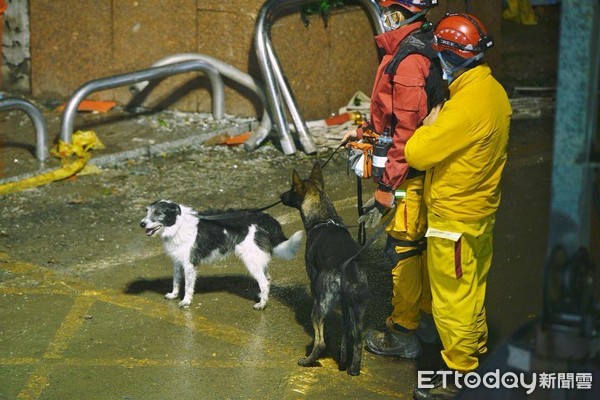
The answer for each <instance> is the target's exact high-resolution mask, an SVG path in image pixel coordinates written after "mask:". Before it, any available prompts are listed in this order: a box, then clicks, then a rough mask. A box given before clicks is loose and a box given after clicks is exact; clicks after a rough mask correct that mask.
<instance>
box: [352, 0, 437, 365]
mask: <svg viewBox="0 0 600 400" xmlns="http://www.w3.org/2000/svg"><path fill="white" fill-rule="evenodd" d="M436 5H437V0H428V1H425V0H423V1H421V0H389V1H380V6H381V15H382V19H383V22H384V26H385V28H386V32H384V33H382V34H380V35H377V36H376V37H375V41H376V43H377V45H378V47H379V48H380V49H381V50H382V52H383V53H384V54H383V57H382V59H381V62H380V64H379V67H378V69H377V75H376V77H375V82H374V86H373V91H372V94H371V105H370V121H367V122H365V124H363V125H362V126H360V127H359V128H358V129H356V130H352V131H349V132H347V133H346V134H345V135H344V137H343V139H342V140H343V141H346V140H352V139H361V138H362V135H363V133H364V132H365V130H366V129H369V130H372V131H374V132H376V133H378V134H382V133H383V132H384V131H386V130H387V131H389V132H391V133H392V144H391V147H390V148H389V150H388V152H387V160H386V161H385V170H384V171H383V174H382V176H381V177H380V178H379V180H378V187H377V189H376V191H375V194H374V196H373V198H372V199H371V200H369V201H368V202H367V203H365V206H364V208H363V209H364V210H365V213H364V215H363V216H362V217H361V218H360V219H359V221H361V222H365V226H366V227H367V228H373V227H375V226H377V225H379V223H380V221H381V216H382V215H383V214H385V213H386V212H388V211H389V210H391V209H392V208H393V207H394V205H396V211H395V215H394V217H393V218H392V220H391V221H390V222H389V224H388V225H387V227H386V232H387V234H388V241H387V245H386V254H387V255H388V256H389V257H390V258H391V259H392V262H393V265H394V267H393V269H392V288H393V289H392V300H391V303H392V312H391V315H390V316H389V317H388V318H387V320H386V328H385V329H384V331H377V330H374V329H370V330H368V331H367V332H366V333H365V342H366V346H367V349H368V350H370V351H371V352H373V353H375V354H380V355H386V356H395V357H402V358H409V359H413V358H417V357H418V356H419V355H420V354H421V343H420V342H419V338H420V339H421V340H422V341H425V342H434V341H436V340H439V338H438V336H437V332H436V331H435V327H434V325H433V320H432V316H431V314H432V310H431V290H430V286H429V278H428V275H427V268H426V262H425V242H424V235H425V230H426V226H427V220H426V219H427V211H426V208H425V204H424V202H423V198H422V192H423V177H424V173H423V172H421V171H417V170H415V169H412V168H410V167H409V166H408V164H407V163H406V159H405V156H404V146H405V144H406V142H407V141H408V139H409V138H410V137H411V136H412V134H413V133H414V131H415V130H416V129H417V128H418V127H419V126H421V124H422V122H423V119H424V118H425V117H426V116H427V114H428V113H429V111H430V110H431V109H432V108H433V107H434V106H435V105H437V104H439V103H441V102H442V101H443V100H444V98H445V96H446V93H447V86H446V85H445V83H444V82H443V80H442V74H441V67H440V65H439V60H438V58H437V56H436V54H435V52H434V51H433V50H432V48H431V46H430V44H431V40H432V38H433V29H432V25H431V24H430V23H429V22H427V20H426V18H425V14H426V13H427V11H428V10H429V9H430V8H431V7H433V6H436ZM419 327H420V329H417V328H419Z"/></svg>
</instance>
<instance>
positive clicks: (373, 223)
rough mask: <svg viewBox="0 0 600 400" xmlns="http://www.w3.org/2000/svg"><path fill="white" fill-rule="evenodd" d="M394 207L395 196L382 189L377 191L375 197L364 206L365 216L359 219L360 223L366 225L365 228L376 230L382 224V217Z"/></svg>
mask: <svg viewBox="0 0 600 400" xmlns="http://www.w3.org/2000/svg"><path fill="white" fill-rule="evenodd" d="M392 207H394V194H393V193H392V192H387V191H384V190H381V189H377V190H376V191H375V196H373V198H371V199H370V200H369V201H367V202H366V203H365V204H364V206H363V212H364V214H363V215H361V216H360V217H359V218H358V223H359V224H362V223H364V224H365V228H368V229H371V228H376V227H377V226H378V225H379V223H380V222H381V217H383V216H384V215H385V214H387V212H388V211H390V210H391V208H392Z"/></svg>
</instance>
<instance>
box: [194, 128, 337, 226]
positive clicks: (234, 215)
mask: <svg viewBox="0 0 600 400" xmlns="http://www.w3.org/2000/svg"><path fill="white" fill-rule="evenodd" d="M346 143H348V140H345V141H343V142H342V143H341V144H340V145H339V146H338V147H336V149H335V150H334V151H333V153H331V155H330V156H329V157H328V158H327V160H326V161H325V163H323V165H322V166H321V168H325V166H326V165H327V163H328V162H329V161H330V160H331V159H332V158H333V156H334V155H335V153H337V151H338V150H339V149H341V148H342V147H344V146H346ZM279 203H281V200H278V201H276V202H275V203H273V204H269V205H268V206H264V207H260V208H248V209H246V210H238V211H230V212H226V213H223V214H213V215H203V214H198V218H200V219H204V220H209V221H218V220H221V219H231V218H239V217H245V216H248V215H250V214H256V213H259V212H263V211H265V210H268V209H269V208H271V207H275V206H276V205H277V204H279Z"/></svg>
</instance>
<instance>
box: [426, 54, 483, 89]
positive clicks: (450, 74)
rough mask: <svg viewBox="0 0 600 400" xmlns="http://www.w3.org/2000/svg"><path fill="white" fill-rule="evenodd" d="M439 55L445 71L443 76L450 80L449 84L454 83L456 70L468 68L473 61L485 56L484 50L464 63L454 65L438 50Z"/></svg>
mask: <svg viewBox="0 0 600 400" xmlns="http://www.w3.org/2000/svg"><path fill="white" fill-rule="evenodd" d="M437 55H438V58H439V59H440V62H441V63H442V73H443V76H442V78H443V79H444V80H446V81H448V84H450V83H452V81H453V80H454V78H455V76H454V73H455V72H456V71H459V70H461V69H463V68H466V67H468V66H469V65H470V64H471V63H473V62H475V61H477V60H481V59H482V58H483V52H481V53H479V54H476V55H474V56H473V57H471V58H469V59H467V60H466V61H465V62H464V63H462V64H460V65H457V66H455V67H453V66H452V64H450V63H449V62H448V61H446V59H445V58H444V56H443V55H442V53H440V52H439V51H438V52H437Z"/></svg>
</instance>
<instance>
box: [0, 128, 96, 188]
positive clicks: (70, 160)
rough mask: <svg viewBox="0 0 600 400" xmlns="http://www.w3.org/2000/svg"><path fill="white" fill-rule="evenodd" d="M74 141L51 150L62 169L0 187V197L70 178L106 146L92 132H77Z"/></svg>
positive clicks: (61, 142) (61, 143)
mask: <svg viewBox="0 0 600 400" xmlns="http://www.w3.org/2000/svg"><path fill="white" fill-rule="evenodd" d="M72 141H73V143H70V144H69V143H65V142H63V141H61V140H59V141H58V144H57V145H56V146H54V148H52V150H50V154H51V155H52V156H54V157H58V158H60V161H61V165H62V167H61V168H59V169H56V170H54V171H50V172H47V173H45V174H41V175H36V176H33V177H31V178H27V179H23V180H21V181H18V182H9V183H5V184H3V185H0V195H3V194H8V193H14V192H18V191H20V190H24V189H30V188H33V187H37V186H41V185H45V184H47V183H50V182H54V181H59V180H62V179H66V178H69V177H71V176H73V175H75V174H77V173H78V172H80V171H82V170H83V169H84V167H85V166H86V164H87V162H88V161H89V160H90V158H92V150H100V149H104V144H102V142H101V141H100V139H98V137H97V136H96V134H95V133H94V132H92V131H85V132H84V131H77V132H75V133H74V134H73V140H72Z"/></svg>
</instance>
